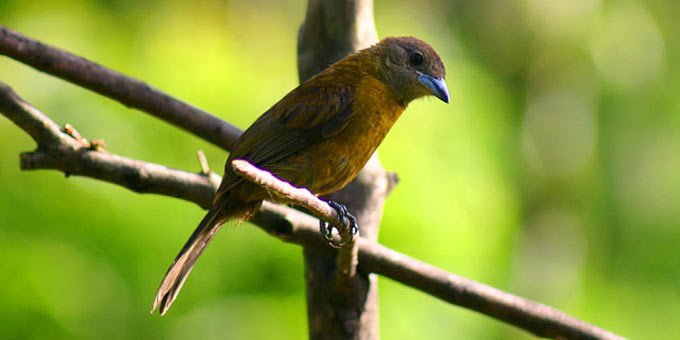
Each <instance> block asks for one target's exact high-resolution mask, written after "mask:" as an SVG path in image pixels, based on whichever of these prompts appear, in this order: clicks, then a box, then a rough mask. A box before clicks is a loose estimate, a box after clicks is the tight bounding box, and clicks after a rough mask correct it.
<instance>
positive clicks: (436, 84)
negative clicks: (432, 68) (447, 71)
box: [418, 73, 449, 103]
mask: <svg viewBox="0 0 680 340" xmlns="http://www.w3.org/2000/svg"><path fill="white" fill-rule="evenodd" d="M418 81H419V82H420V83H421V84H423V85H425V87H427V88H428V89H429V90H430V92H432V95H433V96H435V97H437V98H439V99H441V100H442V101H443V102H444V103H448V102H449V89H448V88H447V87H446V82H444V79H443V78H435V77H433V76H430V75H427V74H424V73H421V74H420V75H419V76H418Z"/></svg>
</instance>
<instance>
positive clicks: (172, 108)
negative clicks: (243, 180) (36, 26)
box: [0, 25, 241, 150]
mask: <svg viewBox="0 0 680 340" xmlns="http://www.w3.org/2000/svg"><path fill="white" fill-rule="evenodd" d="M0 54H4V55H6V56H8V57H10V58H12V59H15V60H17V61H19V62H21V63H24V64H26V65H30V66H32V67H34V68H35V69H36V70H38V71H41V72H45V73H47V74H51V75H53V76H56V77H59V78H61V79H64V80H66V81H69V82H71V83H73V84H76V85H79V86H81V87H83V88H86V89H88V90H91V91H94V92H96V93H99V94H101V95H103V96H105V97H109V98H111V99H113V100H116V101H118V102H120V103H121V104H123V105H125V106H128V107H132V108H136V109H139V110H142V111H144V112H147V113H149V114H151V115H153V116H156V117H157V118H160V119H162V120H164V121H166V122H168V123H170V124H173V125H175V126H177V127H179V128H182V129H184V130H187V131H189V132H191V133H193V134H194V135H196V136H198V137H200V138H203V139H205V140H206V141H208V142H210V143H212V144H215V145H217V146H219V147H222V148H223V149H225V150H230V149H231V147H232V146H233V145H234V143H235V142H236V140H237V139H238V137H239V136H240V135H241V130H240V129H238V128H237V127H235V126H233V125H231V124H229V123H227V122H225V121H223V120H221V119H219V118H217V117H215V116H213V115H211V114H210V113H207V112H205V111H203V110H201V109H198V108H196V107H193V106H191V105H189V104H187V103H185V102H182V101H180V100H177V99H175V98H173V97H171V96H169V95H168V94H166V93H164V92H162V91H160V90H157V89H155V88H153V87H151V86H149V85H147V84H146V83H144V82H141V81H139V80H137V79H134V78H131V77H128V76H126V75H124V74H121V73H119V72H116V71H113V70H111V69H108V68H106V67H104V66H102V65H99V64H97V63H94V62H92V61H89V60H87V59H85V58H82V57H79V56H77V55H74V54H71V53H68V52H66V51H64V50H61V49H58V48H56V47H53V46H50V45H46V44H43V43H41V42H39V41H37V40H34V39H31V38H29V37H27V36H25V35H23V34H20V33H18V32H15V31H13V30H10V29H9V28H7V27H5V26H2V25H0Z"/></svg>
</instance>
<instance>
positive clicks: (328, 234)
mask: <svg viewBox="0 0 680 340" xmlns="http://www.w3.org/2000/svg"><path fill="white" fill-rule="evenodd" d="M326 203H328V205H330V206H331V208H333V209H335V211H336V212H337V213H338V216H339V217H340V220H341V221H343V224H344V225H343V226H342V229H340V228H338V226H335V229H337V230H338V234H339V235H340V238H341V240H340V241H335V240H334V239H333V227H334V226H333V225H332V224H330V223H328V222H326V221H324V220H319V229H320V230H321V235H323V237H324V238H325V239H326V241H327V242H328V245H330V246H331V247H333V248H342V247H344V246H346V245H348V244H349V243H350V242H352V239H353V238H354V235H356V234H357V232H358V231H359V226H358V225H357V219H356V217H354V215H352V214H351V213H350V212H349V211H347V206H345V205H344V204H341V203H338V202H335V201H328V202H326ZM347 228H349V234H350V237H348V238H347V239H345V238H344V237H343V236H342V235H343V234H344V233H345V231H346V230H347Z"/></svg>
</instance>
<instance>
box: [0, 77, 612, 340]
mask: <svg viewBox="0 0 680 340" xmlns="http://www.w3.org/2000/svg"><path fill="white" fill-rule="evenodd" d="M0 111H1V112H2V114H3V115H4V116H6V117H8V118H9V119H10V120H11V121H12V122H14V123H15V124H16V125H17V126H18V127H19V128H21V129H22V130H24V131H26V132H27V133H28V134H29V135H30V136H31V137H32V138H33V139H34V140H35V141H36V142H37V143H38V145H39V148H38V150H37V151H35V152H33V153H27V154H23V155H22V162H21V163H22V164H21V165H22V169H55V170H60V171H63V172H65V173H68V174H74V175H82V176H87V177H93V178H97V179H101V180H104V181H107V182H111V183H115V184H118V185H121V186H123V187H126V188H128V189H131V190H133V191H136V192H140V193H156V194H161V195H167V196H172V197H177V198H181V199H184V200H187V201H191V202H194V203H197V204H198V205H200V206H202V207H204V208H207V207H209V206H210V203H211V200H212V197H213V195H214V193H215V191H216V189H217V187H218V185H219V179H216V180H210V179H209V177H207V176H205V175H201V174H194V173H189V172H185V171H181V170H176V169H172V168H168V167H164V166H161V165H157V164H152V163H147V162H142V161H138V160H133V159H129V158H125V157H121V156H117V155H113V154H110V153H108V152H105V151H96V150H91V149H90V148H88V146H86V144H84V143H81V142H80V141H78V140H77V139H75V138H73V137H72V136H70V135H68V134H66V133H64V132H62V131H61V130H60V129H59V127H58V125H57V124H56V123H55V122H53V121H52V120H50V119H49V118H48V117H47V116H45V115H44V114H43V113H41V112H40V111H39V110H37V109H36V108H34V107H33V106H31V105H30V104H28V103H27V102H25V101H24V100H22V99H21V98H20V97H19V96H17V95H16V94H15V93H14V92H13V91H12V89H11V88H10V87H9V86H7V85H5V84H3V83H0ZM46 143H51V144H49V145H47V144H46ZM274 180H275V179H274ZM275 181H276V180H275ZM281 183H282V182H279V183H278V184H281ZM260 184H264V182H263V183H260ZM284 184H285V183H284ZM267 187H268V188H269V189H271V190H277V188H275V187H273V186H267ZM282 188H285V186H282ZM279 189H280V188H279ZM287 190H288V189H284V190H283V191H284V192H283V193H282V194H284V195H286V197H287V198H290V199H292V200H295V201H296V203H297V204H300V205H302V206H306V207H307V208H308V209H310V210H311V211H313V212H314V214H315V215H316V216H319V217H322V218H324V219H327V220H329V221H330V222H336V223H337V222H340V221H338V216H337V214H336V213H335V210H333V209H332V208H330V207H329V206H328V204H326V203H325V202H323V201H321V200H319V199H318V198H316V197H314V195H311V194H310V195H309V196H307V197H304V198H303V200H298V197H297V196H296V195H295V193H287V192H285V191H287ZM253 222H254V223H256V224H257V225H258V226H259V227H260V228H262V229H263V230H265V231H266V232H268V233H269V234H271V235H274V236H276V237H278V238H279V239H281V240H283V241H286V242H290V243H296V244H300V245H305V246H312V247H316V248H318V249H320V250H322V251H326V252H332V251H334V250H333V249H332V248H329V247H328V246H327V244H326V242H325V241H324V240H323V238H322V237H321V236H320V234H319V232H318V224H317V223H318V220H317V219H315V218H313V217H311V216H309V215H307V214H304V213H302V212H300V211H297V210H294V209H290V208H286V207H282V206H277V205H274V204H272V203H268V202H265V204H264V205H263V207H262V209H261V211H260V212H259V213H258V214H257V215H256V216H255V218H254V219H253ZM357 244H358V249H359V259H360V265H359V267H360V269H361V270H362V271H364V272H372V273H377V274H381V275H384V276H387V277H389V278H391V279H393V280H395V281H398V282H401V283H403V284H405V285H408V286H411V287H414V288H416V289H418V290H421V291H423V292H426V293H428V294H430V295H432V296H435V297H437V298H440V299H442V300H444V301H447V302H449V303H452V304H455V305H459V306H462V307H465V308H468V309H472V310H475V311H478V312H480V313H482V314H486V315H488V316H491V317H494V318H496V319H499V320H503V321H505V322H508V323H510V324H513V325H515V326H517V327H520V328H522V329H524V330H527V331H529V332H532V333H534V334H536V335H540V336H546V337H554V338H582V339H620V337H618V336H616V335H614V334H611V333H609V332H607V331H604V330H602V329H599V328H597V327H595V326H592V325H589V324H587V323H585V322H583V321H580V320H577V319H575V318H573V317H571V316H569V315H567V314H564V313H562V312H560V311H558V310H556V309H553V308H551V307H548V306H545V305H542V304H539V303H536V302H532V301H528V300H525V299H523V298H520V297H517V296H514V295H511V294H508V293H504V292H502V291H499V290H497V289H495V288H491V287H489V286H486V285H483V284H480V283H477V282H474V281H471V280H468V279H465V278H462V277H459V276H456V275H453V274H450V273H447V272H446V271H444V270H442V269H439V268H436V267H433V266H430V265H427V264H425V263H422V262H420V261H417V260H415V259H412V258H410V257H408V256H406V255H403V254H400V253H398V252H396V251H394V250H391V249H389V248H386V247H384V246H381V245H379V244H377V243H374V242H371V241H368V240H365V239H362V238H359V239H358V240H357Z"/></svg>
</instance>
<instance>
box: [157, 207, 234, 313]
mask: <svg viewBox="0 0 680 340" xmlns="http://www.w3.org/2000/svg"><path fill="white" fill-rule="evenodd" d="M222 208H223V207H219V206H214V207H212V208H211V209H210V210H209V211H208V213H207V214H206V215H205V217H203V220H201V223H200V224H199V225H198V227H197V228H196V230H194V233H193V234H191V237H189V240H188V241H187V242H186V244H184V247H183V248H182V250H181V251H180V252H179V254H178V255H177V257H176V258H175V261H174V262H173V263H172V265H171V266H170V268H169V269H168V272H167V273H166V274H165V278H163V282H161V286H160V287H159V288H158V292H157V293H156V298H155V299H154V301H153V307H152V308H151V313H153V312H154V311H156V308H159V311H160V314H161V315H164V314H165V312H167V311H168V308H170V305H172V303H173V301H175V298H176V297H177V294H179V291H180V289H182V285H183V284H184V281H185V280H186V278H187V276H188V275H189V273H191V268H192V267H193V266H194V263H196V260H198V257H199V256H201V253H203V250H204V249H205V247H206V246H207V245H208V243H210V240H212V238H213V237H214V236H215V233H217V231H218V230H219V229H220V226H221V225H222V223H224V221H225V218H224V217H222V215H223V211H222V212H221V211H220V210H222Z"/></svg>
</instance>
